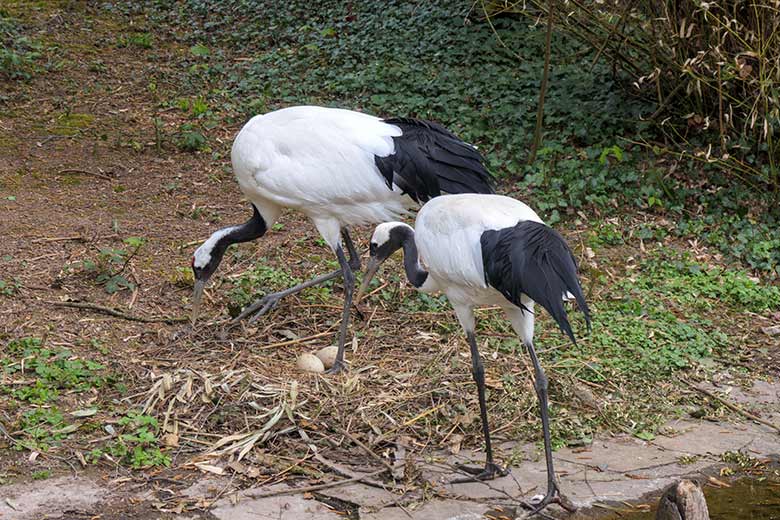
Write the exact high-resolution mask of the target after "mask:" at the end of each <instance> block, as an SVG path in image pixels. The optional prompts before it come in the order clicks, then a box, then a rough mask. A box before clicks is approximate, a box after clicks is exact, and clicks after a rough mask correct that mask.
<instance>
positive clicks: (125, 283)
mask: <svg viewBox="0 0 780 520" xmlns="http://www.w3.org/2000/svg"><path fill="white" fill-rule="evenodd" d="M123 243H124V244H125V245H126V246H127V248H128V249H117V248H112V247H104V248H101V249H99V250H98V254H97V256H95V257H93V258H92V259H86V260H81V261H78V262H74V263H72V264H69V265H67V266H66V267H65V269H64V270H65V271H69V270H71V269H72V268H74V267H78V268H80V269H81V270H82V271H83V272H85V273H88V274H90V275H91V276H93V277H94V278H95V281H96V282H97V283H98V284H100V285H102V286H103V287H104V288H105V290H106V292H108V293H109V294H113V293H115V292H118V291H121V290H122V289H131V290H132V289H134V288H135V284H133V283H132V282H130V280H128V279H127V277H126V276H125V275H124V273H125V271H126V270H127V266H128V265H129V264H130V261H131V260H132V259H133V258H134V257H135V256H136V255H137V254H138V252H139V250H140V249H141V247H143V245H144V244H145V243H146V240H145V239H143V238H140V237H128V238H126V239H124V240H123Z"/></svg>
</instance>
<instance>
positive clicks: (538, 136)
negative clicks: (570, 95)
mask: <svg viewBox="0 0 780 520" xmlns="http://www.w3.org/2000/svg"><path fill="white" fill-rule="evenodd" d="M554 13H555V2H551V3H550V8H549V10H548V11H547V34H546V35H545V40H544V72H543V73H542V84H541V86H540V87H539V106H538V108H537V109H536V128H535V129H534V142H533V144H532V145H531V153H530V154H529V156H528V164H533V163H534V161H536V153H537V152H538V151H539V145H540V144H541V143H542V127H543V125H544V96H545V94H546V93H547V80H548V78H549V75H550V47H551V46H552V28H553V20H554V16H555V14H554Z"/></svg>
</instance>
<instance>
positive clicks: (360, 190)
mask: <svg viewBox="0 0 780 520" xmlns="http://www.w3.org/2000/svg"><path fill="white" fill-rule="evenodd" d="M231 161H232V163H233V172H234V173H235V175H236V179H237V180H238V184H239V186H240V188H241V191H242V192H243V193H244V195H245V196H246V198H247V199H248V200H249V202H250V203H251V204H252V210H253V215H252V218H250V219H249V220H248V221H247V222H246V223H244V224H242V225H237V226H230V227H227V228H224V229H220V230H218V231H216V232H214V233H213V234H212V235H211V236H210V237H209V238H208V240H206V241H205V242H204V243H203V244H202V245H201V246H200V247H199V248H198V249H197V250H196V251H195V254H194V255H193V258H192V269H193V272H194V275H195V290H194V294H193V304H192V319H193V322H194V321H195V319H196V317H197V315H198V311H199V308H200V301H201V296H202V294H203V288H204V287H205V285H206V282H207V281H208V280H209V278H210V277H211V275H212V274H213V273H214V271H215V270H216V269H217V266H218V265H219V263H220V261H221V260H222V257H223V255H224V253H225V250H226V249H227V248H228V246H230V245H231V244H234V243H237V242H246V241H249V240H253V239H255V238H258V237H260V236H262V235H264V234H265V232H266V231H267V230H268V229H269V228H270V227H271V225H272V224H273V223H274V221H275V220H276V218H277V217H278V216H279V214H280V213H281V211H282V209H283V208H293V209H296V210H299V211H301V212H302V213H304V214H305V215H307V216H308V217H309V218H310V219H311V220H312V221H313V222H314V225H315V226H316V227H317V230H318V231H319V232H320V234H321V235H322V238H323V239H324V240H325V242H327V244H328V245H329V246H330V247H331V249H333V251H334V253H335V254H336V257H337V258H338V261H339V265H340V269H338V270H336V271H333V272H332V273H328V274H326V275H323V276H320V277H317V278H315V279H313V280H309V281H308V282H305V283H303V284H300V285H297V286H295V287H291V288H289V289H287V290H284V291H281V292H278V293H273V294H269V295H266V296H265V297H263V298H261V299H260V300H258V301H256V302H255V303H253V304H252V305H250V306H249V307H247V308H246V309H245V310H244V311H243V312H242V313H241V315H240V316H238V318H237V319H241V318H244V317H246V316H248V315H251V314H252V313H256V314H255V316H254V317H253V318H252V319H253V320H254V319H257V317H259V316H260V315H262V314H264V313H265V312H267V311H268V310H270V309H271V308H273V307H274V306H276V304H277V303H278V301H279V300H280V299H281V298H283V297H284V296H287V295H290V294H293V293H296V292H298V291H301V290H302V289H305V288H306V287H311V286H312V285H316V284H318V283H322V282H324V281H326V280H330V279H332V278H335V277H337V276H343V277H344V292H345V301H344V310H343V314H342V321H341V328H340V331H339V340H338V341H339V343H338V347H339V349H338V355H337V358H336V364H335V365H334V367H333V368H332V369H331V371H332V372H338V371H339V370H341V368H343V360H344V343H345V338H346V332H347V325H348V323H349V311H350V307H351V305H352V293H353V290H354V285H355V281H354V275H353V271H354V270H357V269H360V258H359V255H358V254H357V253H356V251H355V248H354V245H353V244H352V240H351V239H350V236H349V232H348V229H347V228H348V226H352V225H361V224H376V223H378V222H384V221H387V220H394V219H398V218H400V217H401V216H403V215H405V214H407V213H408V212H409V209H410V208H412V207H414V206H415V205H416V203H421V202H425V201H427V200H429V199H431V198H432V197H436V196H437V195H440V194H441V193H442V192H447V193H464V192H474V193H492V191H493V190H492V187H491V182H490V181H491V177H490V174H489V173H488V172H487V170H485V168H484V166H483V164H482V157H481V155H480V154H479V152H477V150H476V148H474V147H473V146H472V145H470V144H467V143H464V142H463V141H461V140H460V139H458V138H457V137H456V136H455V135H453V134H452V133H450V132H449V131H448V130H446V129H445V128H443V127H442V126H440V125H438V124H436V123H431V122H427V121H421V120H416V119H407V118H394V119H384V120H382V119H379V118H377V117H374V116H370V115H367V114H362V113H359V112H353V111H350V110H342V109H335V108H324V107H314V106H299V107H290V108H285V109H282V110H277V111H274V112H270V113H268V114H264V115H259V116H255V117H253V118H252V119H250V120H249V122H248V123H247V124H246V125H244V127H243V128H242V129H241V131H240V132H239V134H238V136H237V137H236V139H235V141H234V142H233V148H232V151H231ZM342 238H343V244H344V245H345V246H346V249H347V252H348V253H349V257H350V258H349V260H347V257H346V255H345V254H344V250H343V248H342Z"/></svg>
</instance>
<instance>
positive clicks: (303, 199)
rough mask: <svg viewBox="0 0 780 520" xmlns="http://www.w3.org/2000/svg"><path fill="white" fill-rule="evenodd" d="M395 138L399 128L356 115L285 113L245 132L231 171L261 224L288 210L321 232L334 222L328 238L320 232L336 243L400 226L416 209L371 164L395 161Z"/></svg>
mask: <svg viewBox="0 0 780 520" xmlns="http://www.w3.org/2000/svg"><path fill="white" fill-rule="evenodd" d="M399 135H401V131H400V129H399V128H398V127H396V126H393V125H389V124H387V123H383V122H382V121H381V120H380V119H378V118H376V117H373V116H370V115H367V114H361V113H359V112H352V111H349V110H341V109H332V108H322V107H309V106H303V107H291V108H286V109H282V110H277V111H275V112H271V113H269V114H265V115H260V116H255V117H254V118H252V119H251V120H250V121H249V122H248V123H247V124H246V125H245V126H244V128H243V129H242V130H241V132H240V133H239V135H238V136H237V137H236V139H235V141H234V143H233V149H232V154H231V157H232V161H233V169H234V172H235V175H236V178H237V179H238V183H239V185H240V187H241V190H242V191H243V192H244V194H245V195H246V196H247V197H248V198H249V199H250V200H251V201H252V202H255V203H256V205H258V209H259V210H260V212H261V213H262V214H263V218H265V219H266V220H268V218H269V217H273V218H275V217H276V215H277V214H278V209H277V208H278V207H289V208H293V209H297V210H300V211H302V212H303V213H305V214H306V215H308V216H309V217H310V218H312V219H313V220H314V221H315V224H317V227H318V228H320V227H321V225H324V226H325V227H327V224H324V223H322V221H323V220H335V221H334V222H333V230H330V229H329V230H323V229H320V231H321V232H323V231H326V233H327V234H328V235H329V236H324V238H325V239H326V240H327V241H328V242H331V241H332V240H335V241H338V229H339V228H340V227H342V226H346V225H359V224H366V223H371V222H381V221H383V220H393V219H397V218H399V217H400V216H402V215H404V214H405V213H406V212H407V209H408V208H409V207H412V206H413V205H414V203H413V201H412V200H411V199H409V198H408V197H402V196H401V194H400V190H398V189H397V188H395V189H394V190H392V191H391V190H389V189H388V187H387V183H386V181H385V180H384V178H383V177H382V175H381V173H380V172H379V170H378V168H377V167H376V164H375V163H374V161H375V157H386V156H388V155H390V154H392V153H393V151H394V144H393V139H392V138H393V137H396V136H399ZM274 206H276V207H277V208H275V207H274ZM264 210H265V211H264ZM274 210H276V212H274ZM266 213H271V214H272V215H267V214H266ZM267 224H268V225H270V223H268V222H267ZM334 230H335V232H334ZM326 233H323V235H325V234H326ZM331 245H333V244H331Z"/></svg>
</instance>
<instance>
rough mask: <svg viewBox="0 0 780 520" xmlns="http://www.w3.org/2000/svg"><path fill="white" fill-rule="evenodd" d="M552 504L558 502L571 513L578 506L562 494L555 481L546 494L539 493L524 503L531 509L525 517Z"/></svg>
mask: <svg viewBox="0 0 780 520" xmlns="http://www.w3.org/2000/svg"><path fill="white" fill-rule="evenodd" d="M550 504H558V505H559V506H561V507H562V508H563V509H565V510H566V511H568V512H569V513H573V512H575V511H576V510H577V506H575V505H574V504H573V503H572V501H571V500H569V499H568V498H567V497H565V496H563V495H561V491H560V489H558V484H556V483H555V482H553V483H552V485H550V486H549V487H548V488H547V494H546V495H544V496H542V495H537V496H535V497H533V498H531V500H529V502H528V503H527V504H523V505H524V506H525V507H527V508H528V509H530V511H529V512H528V514H527V515H526V516H525V518H529V517H531V516H533V515H535V514H537V513H538V512H540V511H541V510H542V509H544V508H545V507H547V506H549V505H550Z"/></svg>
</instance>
